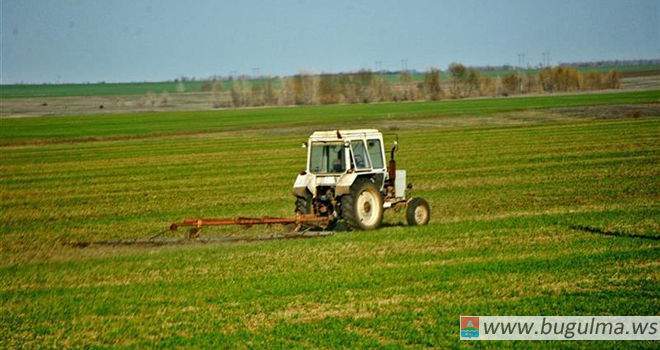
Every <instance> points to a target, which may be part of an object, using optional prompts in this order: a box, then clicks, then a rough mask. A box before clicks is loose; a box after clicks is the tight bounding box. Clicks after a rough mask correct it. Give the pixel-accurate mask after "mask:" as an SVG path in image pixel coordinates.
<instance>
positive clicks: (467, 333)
mask: <svg viewBox="0 0 660 350" xmlns="http://www.w3.org/2000/svg"><path fill="white" fill-rule="evenodd" d="M478 336H479V317H477V316H461V338H476V337H478Z"/></svg>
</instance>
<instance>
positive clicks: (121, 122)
mask: <svg viewBox="0 0 660 350" xmlns="http://www.w3.org/2000/svg"><path fill="white" fill-rule="evenodd" d="M659 101H660V91H659V90H655V91H636V92H614V93H593V94H591V93H589V94H579V95H562V96H552V95H549V96H530V97H515V98H495V99H493V98H485V99H475V100H443V101H436V102H414V103H382V104H371V105H363V104H360V105H327V106H301V107H285V108H261V109H238V110H214V111H213V110H212V111H182V112H145V113H131V114H112V115H87V116H85V115H81V116H69V117H57V118H47V117H46V118H16V119H10V120H3V121H2V123H3V127H2V128H0V145H2V144H12V143H21V142H54V141H58V140H60V141H61V140H75V139H85V138H87V139H89V138H108V137H109V138H118V137H119V138H125V137H131V136H132V137H139V136H140V135H148V134H170V135H174V134H185V133H197V132H213V131H222V130H246V129H259V128H277V127H281V126H283V125H284V126H287V127H294V126H295V127H311V126H316V125H319V124H322V125H337V124H347V123H355V122H359V123H377V122H378V121H385V122H389V121H397V120H414V119H420V118H422V119H423V118H430V117H443V116H458V115H471V116H484V115H491V114H493V113H502V112H511V111H518V110H528V109H543V108H551V107H571V106H584V105H608V104H629V103H657V102H659Z"/></svg>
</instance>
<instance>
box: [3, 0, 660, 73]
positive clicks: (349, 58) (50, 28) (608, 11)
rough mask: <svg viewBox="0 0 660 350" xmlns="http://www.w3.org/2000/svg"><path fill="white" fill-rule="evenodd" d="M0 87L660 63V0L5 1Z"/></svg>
mask: <svg viewBox="0 0 660 350" xmlns="http://www.w3.org/2000/svg"><path fill="white" fill-rule="evenodd" d="M0 3H1V5H0V11H1V13H0V15H1V23H0V30H1V32H0V83H2V84H11V83H18V82H23V83H45V82H49V83H79V82H98V81H105V82H128V81H162V80H171V79H174V78H177V77H180V76H187V77H197V78H205V77H209V76H213V75H223V76H226V75H231V74H248V75H251V74H255V73H256V74H267V75H280V74H283V75H288V74H294V73H297V72H299V71H314V72H342V71H355V70H358V69H373V70H380V69H386V70H399V69H401V68H402V66H404V68H408V69H417V70H425V69H428V68H430V67H438V68H441V69H445V68H446V67H447V65H448V64H450V63H451V62H461V63H464V64H467V65H501V64H511V65H517V64H518V60H519V58H518V54H520V53H522V54H525V61H526V63H527V64H530V65H532V66H534V65H537V64H539V63H540V62H542V61H543V52H549V53H550V62H551V63H552V64H556V63H557V62H579V61H594V60H607V59H640V58H641V59H651V58H658V57H660V22H659V17H660V5H659V4H660V1H658V0H629V1H620V0H619V1H617V0H600V1H597V0H588V1H587V0H584V1H582V0H581V1H578V0H574V1H566V0H554V1H538V0H512V1H387V0H381V1H344V0H335V1H310V0H307V1H304V0H294V1H289V0H280V1H249V0H248V1H235V2H225V1H210V0H198V1H191V2H187V1H180V0H179V1H172V0H160V1H156V0H154V1H151V0H133V1H131V0H110V1H85V0H45V1H44V0H41V1H39V0H24V1H19V0H0Z"/></svg>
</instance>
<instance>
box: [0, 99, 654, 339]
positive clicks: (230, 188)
mask: <svg viewBox="0 0 660 350" xmlns="http://www.w3.org/2000/svg"><path fill="white" fill-rule="evenodd" d="M658 100H660V91H645V92H627V93H608V94H582V95H570V96H544V97H527V98H506V99H483V100H460V101H440V102H425V103H400V104H372V105H349V106H314V107H300V108H275V109H273V108H271V109H244V110H234V111H212V112H211V111H209V112H191V113H160V112H152V113H140V114H126V115H122V114H116V115H94V116H75V117H35V118H17V119H2V120H0V122H1V123H2V128H0V144H1V145H2V146H0V198H1V199H2V200H1V201H0V202H1V203H0V235H2V239H1V240H0V309H2V316H0V327H1V328H2V329H3V332H2V334H0V348H8V349H9V348H49V347H50V348H63V347H76V348H83V347H85V348H126V349H128V348H172V347H176V348H190V349H196V348H227V349H234V348H239V349H241V348H242V349H249V348H279V349H308V348H324V349H329V348H347V349H354V348H388V349H432V348H433V349H437V348H440V349H446V348H459V347H468V348H497V347H506V348H533V349H539V348H547V347H551V348H572V349H578V348H608V349H620V348H640V349H645V348H646V349H655V348H657V344H656V343H653V342H607V341H599V342H593V343H585V342H576V341H567V342H523V341H516V342H476V343H462V342H460V341H459V340H458V339H459V334H458V328H459V316H460V315H658V310H660V241H658V240H657V238H659V237H660V205H659V200H660V170H659V168H658V164H659V162H660V136H659V135H660V113H655V112H654V111H656V112H657V111H658V110H657V108H655V107H654V106H655V104H657V103H658ZM622 104H625V106H620V105H622ZM610 105H612V106H610ZM642 105H644V106H646V107H645V108H647V109H643V108H642ZM585 106H592V107H589V108H587V107H585ZM649 106H650V107H649ZM569 107H570V108H569ZM601 110H602V111H607V113H601V112H599V111H601ZM636 110H637V111H639V110H648V111H650V112H646V113H645V114H643V115H642V114H640V115H637V114H634V113H632V112H634V111H636ZM334 127H377V128H381V129H383V131H384V132H386V134H387V136H386V142H387V143H388V145H389V144H390V143H391V141H392V139H393V135H392V133H394V132H396V133H397V134H398V136H399V141H400V146H401V147H400V151H399V153H397V157H398V167H399V168H400V169H406V170H407V171H408V180H409V181H410V182H412V183H413V184H414V193H415V195H416V196H421V197H424V198H426V199H427V200H428V201H429V203H430V204H431V207H432V221H431V223H430V225H429V226H426V227H406V226H404V225H402V224H401V222H402V221H404V220H403V216H402V214H400V213H399V214H395V215H389V216H387V220H386V225H385V227H383V228H381V229H379V230H375V231H369V232H338V233H336V234H335V235H334V236H331V237H328V238H321V239H308V240H286V241H273V242H256V243H255V242H252V243H238V244H210V245H204V244H195V243H190V244H185V245H180V246H164V247H156V246H148V247H101V246H92V247H88V248H82V249H81V248H72V247H70V246H66V245H63V243H64V242H71V241H87V240H96V239H112V238H120V237H149V236H150V235H153V234H155V233H157V232H161V231H162V230H163V229H165V228H167V226H168V224H169V223H170V222H172V221H173V220H179V219H181V218H182V217H188V216H192V217H197V216H205V217H233V216H238V215H244V216H263V215H270V216H290V215H291V213H292V208H293V206H292V196H291V186H292V183H293V180H294V177H295V174H296V173H297V172H299V171H300V170H302V169H303V168H304V157H305V151H304V150H302V149H301V148H300V142H301V141H303V140H305V138H306V137H307V135H308V132H309V131H311V130H313V129H327V128H334ZM585 228H591V229H593V231H589V230H588V229H585ZM278 230H280V229H279V228H276V227H273V228H264V227H255V228H252V229H250V230H248V231H243V230H241V229H237V228H228V229H219V228H215V229H205V230H204V231H203V234H204V235H209V236H226V235H229V234H232V235H237V236H255V235H258V236H261V235H268V234H273V233H276V232H280V231H278ZM594 231H595V232H602V233H606V234H607V233H609V234H616V235H617V236H612V235H606V234H599V233H594ZM177 234H180V233H177ZM168 235H172V234H169V233H168ZM634 237H637V238H634Z"/></svg>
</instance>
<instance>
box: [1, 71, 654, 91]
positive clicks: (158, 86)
mask: <svg viewBox="0 0 660 350" xmlns="http://www.w3.org/2000/svg"><path fill="white" fill-rule="evenodd" d="M579 70H580V71H589V70H595V71H599V72H606V71H610V70H618V71H620V72H636V71H654V70H655V71H657V70H660V66H658V65H645V66H622V67H598V68H593V69H583V68H580V69H579ZM525 72H527V73H529V74H536V73H538V69H529V70H525ZM507 73H510V72H509V71H488V72H483V74H485V75H487V76H492V77H496V76H502V75H504V74H507ZM383 77H384V78H385V79H386V80H387V81H389V82H391V83H397V82H399V81H400V79H399V74H398V73H392V74H384V75H383ZM411 77H412V80H413V81H424V74H423V73H415V74H412V76H411ZM440 79H441V80H442V81H447V80H448V79H449V75H448V74H447V73H446V72H443V73H441V75H440ZM230 83H231V82H230V81H223V86H224V88H225V89H228V88H229V87H230ZM181 84H182V86H183V88H184V89H183V91H184V92H201V91H202V84H203V82H202V81H187V82H184V83H181ZM163 91H167V92H168V93H177V92H181V91H180V90H179V84H178V83H175V82H144V83H90V84H36V85H35V84H22V85H0V98H19V97H59V96H114V95H142V94H146V93H148V92H151V93H154V94H159V93H162V92H163Z"/></svg>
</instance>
